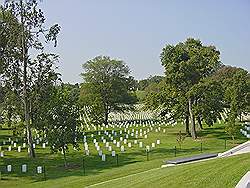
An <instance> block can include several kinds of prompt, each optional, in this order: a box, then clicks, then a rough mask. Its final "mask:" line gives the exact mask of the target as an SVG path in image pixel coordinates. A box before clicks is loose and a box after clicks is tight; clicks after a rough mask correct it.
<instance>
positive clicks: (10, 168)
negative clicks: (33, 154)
mask: <svg viewBox="0 0 250 188" xmlns="http://www.w3.org/2000/svg"><path fill="white" fill-rule="evenodd" d="M14 168H16V167H13V165H11V164H8V165H6V172H8V173H11V172H13V171H14ZM17 169H20V168H19V167H18V168H17ZM44 171H45V169H44V166H37V167H36V172H37V174H42V173H44ZM21 172H22V173H27V172H28V165H27V164H22V165H21Z"/></svg>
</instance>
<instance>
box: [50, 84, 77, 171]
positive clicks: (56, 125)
mask: <svg viewBox="0 0 250 188" xmlns="http://www.w3.org/2000/svg"><path fill="white" fill-rule="evenodd" d="M47 109H48V111H47V112H46V113H45V118H46V120H47V124H46V125H47V126H46V127H45V129H46V131H45V132H46V135H47V138H48V141H49V144H50V148H51V150H52V152H57V151H58V150H59V151H62V153H63V156H64V166H65V167H67V160H66V152H67V150H68V145H69V144H72V145H73V147H75V148H77V149H79V147H78V144H77V138H78V136H79V132H80V131H79V127H80V119H79V118H80V108H79V105H78V98H77V97H75V90H74V89H72V88H71V87H70V86H68V85H61V86H58V87H57V88H56V89H55V90H54V93H53V95H52V97H51V98H50V100H49V104H48V107H47Z"/></svg>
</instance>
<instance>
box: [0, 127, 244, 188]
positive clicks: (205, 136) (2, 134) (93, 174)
mask: <svg viewBox="0 0 250 188" xmlns="http://www.w3.org/2000/svg"><path fill="white" fill-rule="evenodd" d="M179 130H182V131H183V132H184V130H183V127H182V126H176V127H167V133H163V132H160V133H159V132H158V133H156V132H154V131H153V132H151V133H149V134H148V137H149V138H148V139H147V140H145V139H143V138H141V139H140V140H142V141H143V142H144V144H151V143H152V142H155V141H156V139H161V145H160V146H157V147H156V148H155V149H153V150H152V151H151V152H150V161H146V155H145V151H144V150H143V149H141V148H139V147H138V146H134V145H133V146H132V148H131V149H128V148H127V147H126V149H127V151H126V152H125V153H124V154H121V153H119V167H116V163H115V159H114V158H112V157H110V152H107V151H104V152H105V153H106V154H109V156H107V161H106V162H102V161H101V160H100V158H99V157H98V156H97V153H96V152H95V151H94V148H93V146H91V147H90V149H91V156H89V157H87V158H86V166H87V167H86V175H85V176H83V173H82V169H81V164H82V151H79V152H78V151H71V152H70V153H69V154H68V160H69V162H70V164H71V165H72V166H73V167H72V168H70V169H66V170H65V169H64V167H63V166H62V165H63V159H62V155H61V154H53V155H51V154H49V150H48V149H46V150H44V149H41V148H37V149H36V151H37V158H36V159H34V160H31V159H29V158H27V154H26V153H25V152H22V153H17V152H16V151H11V152H6V157H5V158H4V159H0V165H7V164H12V165H14V166H15V169H14V170H15V172H14V173H12V174H9V175H6V174H4V180H2V181H1V185H3V187H44V186H46V187H79V186H86V185H91V184H95V183H98V182H102V181H107V180H110V179H114V178H118V177H123V176H126V175H129V174H134V173H137V172H142V171H145V170H148V169H152V168H157V167H159V166H160V165H161V164H162V161H163V160H166V159H170V158H173V157H174V150H173V147H174V146H175V145H177V143H176V133H177V132H178V131H179ZM7 134H10V132H9V131H3V130H2V131H1V130H0V141H1V140H3V139H5V140H6V135H7ZM89 134H90V133H89ZM200 136H202V139H199V140H197V141H193V140H192V139H191V138H186V140H185V141H184V144H183V146H182V150H178V152H177V155H178V156H177V157H180V156H188V155H194V154H197V153H200V151H199V147H200V143H201V142H202V143H203V152H204V153H212V152H222V151H224V150H225V148H224V138H226V137H227V136H226V135H225V132H224V130H223V126H219V125H217V126H214V127H212V128H206V129H205V130H203V131H202V133H200ZM118 138H119V136H118ZM245 140H246V139H245V138H243V137H238V139H237V143H241V142H244V141H245ZM131 141H132V140H131ZM89 142H91V141H89ZM81 147H82V146H81ZM230 147H233V144H232V142H228V148H227V149H229V148H230ZM116 151H117V152H118V150H116ZM24 163H26V164H28V165H29V167H30V168H31V167H32V169H34V168H35V167H36V166H37V165H42V164H45V165H46V169H47V177H48V180H47V181H46V182H44V181H42V177H41V176H37V175H34V170H30V171H29V173H28V174H21V173H20V165H21V164H24ZM248 164H249V163H248ZM178 168H179V167H178ZM212 169H213V168H212ZM164 170H165V169H164ZM200 171H202V172H204V169H202V168H201V170H200ZM177 174H179V172H177ZM180 175H181V177H182V175H183V174H181V173H180ZM167 176H168V175H167ZM175 176H176V175H173V176H171V178H173V177H175ZM177 177H178V176H177ZM190 177H191V176H190ZM239 177H240V174H239ZM239 177H238V178H239ZM179 179H181V178H173V181H177V180H178V181H179ZM191 179H193V178H191ZM156 181H157V180H156ZM168 182H170V181H168ZM139 185H140V184H139ZM142 185H143V184H142ZM149 185H150V184H149Z"/></svg>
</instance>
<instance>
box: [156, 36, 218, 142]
mask: <svg viewBox="0 0 250 188" xmlns="http://www.w3.org/2000/svg"><path fill="white" fill-rule="evenodd" d="M219 55H220V53H219V51H218V50H216V48H215V47H214V46H204V45H203V44H202V43H201V41H200V40H195V39H192V38H189V39H187V40H186V41H185V42H184V43H178V44H177V45H175V46H173V45H166V47H165V48H163V50H162V53H161V56H160V57H161V62H162V65H163V66H164V68H165V80H166V85H167V88H170V89H169V90H171V91H172V92H174V95H175V97H176V100H175V101H176V102H175V103H174V105H173V106H169V108H171V109H172V110H169V109H167V110H166V112H168V111H170V112H172V113H173V112H174V111H176V113H177V114H176V115H173V116H176V117H178V118H181V116H182V117H184V119H185V120H186V122H187V121H189V120H190V122H191V135H192V137H193V138H194V139H195V138H196V137H197V136H196V128H195V113H194V112H193V108H194V105H195V103H196V102H197V100H198V98H197V97H196V96H193V95H192V96H191V95H188V92H189V90H190V89H191V88H192V87H193V86H194V85H196V84H198V83H199V82H200V81H201V80H202V79H204V78H206V77H209V76H211V74H212V73H213V72H215V71H216V70H217V69H218V68H219V67H220V61H219ZM168 94H169V92H168ZM166 97H167V98H169V96H168V95H166ZM180 106H182V107H181V108H180V109H178V107H180ZM176 109H177V110H176ZM180 114H182V115H180Z"/></svg>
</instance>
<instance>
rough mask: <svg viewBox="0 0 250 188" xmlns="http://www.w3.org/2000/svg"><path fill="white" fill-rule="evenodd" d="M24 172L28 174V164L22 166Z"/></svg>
mask: <svg viewBox="0 0 250 188" xmlns="http://www.w3.org/2000/svg"><path fill="white" fill-rule="evenodd" d="M22 172H23V173H25V172H27V165H26V164H23V165H22Z"/></svg>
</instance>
